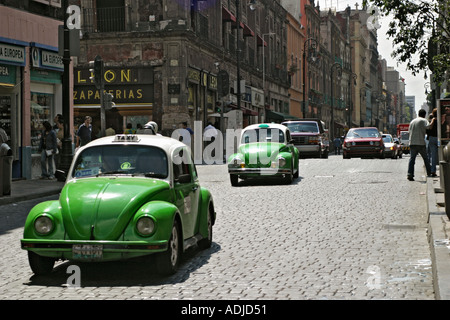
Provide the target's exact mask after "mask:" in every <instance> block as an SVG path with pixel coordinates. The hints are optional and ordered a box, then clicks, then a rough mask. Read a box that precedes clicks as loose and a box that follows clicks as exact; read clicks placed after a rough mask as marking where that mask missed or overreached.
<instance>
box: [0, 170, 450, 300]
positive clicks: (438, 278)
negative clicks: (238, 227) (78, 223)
mask: <svg viewBox="0 0 450 320" xmlns="http://www.w3.org/2000/svg"><path fill="white" fill-rule="evenodd" d="M438 173H439V172H438ZM405 179H406V177H405ZM63 185H64V183H63V182H59V181H56V180H35V179H32V180H17V181H13V182H12V184H11V195H9V196H2V197H0V206H1V205H5V204H10V203H17V202H21V201H25V200H31V199H36V198H40V197H45V196H49V195H56V194H58V193H59V192H60V191H61V189H62V187H63ZM440 189H441V183H440V179H439V177H438V178H427V205H428V212H429V220H428V224H429V228H428V240H429V244H430V250H431V257H432V266H433V280H434V281H433V282H434V287H435V288H434V289H435V295H436V299H438V300H449V299H450V221H449V218H448V217H447V214H446V212H445V197H444V193H442V192H440Z"/></svg>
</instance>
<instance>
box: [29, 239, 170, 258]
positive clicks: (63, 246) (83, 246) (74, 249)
mask: <svg viewBox="0 0 450 320" xmlns="http://www.w3.org/2000/svg"><path fill="white" fill-rule="evenodd" d="M21 247H22V249H23V250H28V251H33V252H35V253H36V254H38V255H41V256H45V257H52V258H59V259H65V260H78V261H114V260H122V259H128V258H132V257H138V256H143V255H148V254H152V253H156V252H163V251H166V250H167V248H168V241H167V240H162V241H150V242H145V241H91V240H89V241H87V240H86V241H83V240H41V239H22V240H21Z"/></svg>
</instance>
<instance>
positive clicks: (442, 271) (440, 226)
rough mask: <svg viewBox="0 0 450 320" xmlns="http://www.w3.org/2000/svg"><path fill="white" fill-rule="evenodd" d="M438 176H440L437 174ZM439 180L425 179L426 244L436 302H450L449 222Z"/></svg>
mask: <svg viewBox="0 0 450 320" xmlns="http://www.w3.org/2000/svg"><path fill="white" fill-rule="evenodd" d="M439 176H440V174H439ZM441 190H442V189H441V182H440V177H439V178H427V200H428V212H429V216H428V243H429V244H430V251H431V260H432V266H433V281H434V291H435V295H436V299H437V300H450V239H449V237H450V221H449V219H448V217H447V214H446V212H445V196H444V193H442V192H440V191H441Z"/></svg>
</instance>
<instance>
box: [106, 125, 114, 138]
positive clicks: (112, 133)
mask: <svg viewBox="0 0 450 320" xmlns="http://www.w3.org/2000/svg"><path fill="white" fill-rule="evenodd" d="M115 134H116V130H114V128H113V126H112V125H111V124H110V125H109V127H108V128H107V129H106V130H105V135H106V136H113V135H115Z"/></svg>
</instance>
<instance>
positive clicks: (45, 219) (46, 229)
mask: <svg viewBox="0 0 450 320" xmlns="http://www.w3.org/2000/svg"><path fill="white" fill-rule="evenodd" d="M34 229H35V230H36V232H37V233H39V234H42V235H46V234H49V233H50V232H52V230H53V221H52V219H51V218H50V217H49V216H40V217H38V218H37V219H36V220H35V221H34Z"/></svg>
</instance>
